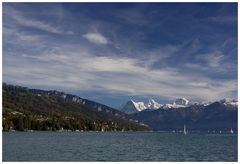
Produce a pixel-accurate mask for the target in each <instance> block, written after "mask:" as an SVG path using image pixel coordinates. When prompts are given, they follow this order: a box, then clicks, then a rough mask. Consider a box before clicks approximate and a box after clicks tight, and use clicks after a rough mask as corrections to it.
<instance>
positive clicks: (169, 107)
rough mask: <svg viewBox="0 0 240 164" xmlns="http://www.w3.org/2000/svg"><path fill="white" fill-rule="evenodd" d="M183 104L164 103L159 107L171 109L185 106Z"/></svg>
mask: <svg viewBox="0 0 240 164" xmlns="http://www.w3.org/2000/svg"><path fill="white" fill-rule="evenodd" d="M185 107H186V106H185V105H177V104H174V103H173V104H164V105H163V106H162V107H161V108H162V109H172V108H174V109H175V108H185Z"/></svg>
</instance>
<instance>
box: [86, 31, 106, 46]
mask: <svg viewBox="0 0 240 164" xmlns="http://www.w3.org/2000/svg"><path fill="white" fill-rule="evenodd" d="M83 37H84V38H86V39H87V40H88V41H89V42H92V43H95V44H108V40H107V38H106V37H104V36H103V35H102V34H100V33H98V32H88V33H86V34H84V35H83Z"/></svg>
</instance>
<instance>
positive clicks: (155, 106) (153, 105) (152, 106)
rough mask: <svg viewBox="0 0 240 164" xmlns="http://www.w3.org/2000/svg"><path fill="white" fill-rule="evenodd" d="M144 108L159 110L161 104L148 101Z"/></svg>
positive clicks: (151, 100)
mask: <svg viewBox="0 0 240 164" xmlns="http://www.w3.org/2000/svg"><path fill="white" fill-rule="evenodd" d="M145 106H146V107H147V109H159V108H160V107H161V106H162V104H159V103H158V102H156V101H155V100H153V99H149V101H148V103H147V104H146V105H145Z"/></svg>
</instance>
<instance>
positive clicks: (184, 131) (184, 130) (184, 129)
mask: <svg viewBox="0 0 240 164" xmlns="http://www.w3.org/2000/svg"><path fill="white" fill-rule="evenodd" d="M183 134H185V135H186V134H187V129H186V125H185V124H184V127H183Z"/></svg>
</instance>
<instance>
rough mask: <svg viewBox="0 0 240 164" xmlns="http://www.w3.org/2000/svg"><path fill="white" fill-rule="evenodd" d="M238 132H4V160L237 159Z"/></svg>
mask: <svg viewBox="0 0 240 164" xmlns="http://www.w3.org/2000/svg"><path fill="white" fill-rule="evenodd" d="M237 151H238V150H237V135H236V134H235V135H234V134H206V135H199V134H187V135H183V134H175V133H158V132H3V161H112V162H114V161H237Z"/></svg>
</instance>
